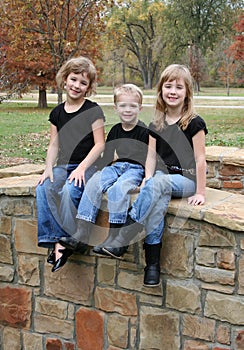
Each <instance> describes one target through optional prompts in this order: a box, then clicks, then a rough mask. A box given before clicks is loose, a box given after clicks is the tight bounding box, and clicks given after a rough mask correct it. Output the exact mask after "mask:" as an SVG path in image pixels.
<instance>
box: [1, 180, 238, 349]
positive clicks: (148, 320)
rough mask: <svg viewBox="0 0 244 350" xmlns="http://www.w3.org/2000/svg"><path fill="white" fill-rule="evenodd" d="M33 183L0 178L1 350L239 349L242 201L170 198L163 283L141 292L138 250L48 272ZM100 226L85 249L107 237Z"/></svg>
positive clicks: (210, 196) (83, 259)
mask: <svg viewBox="0 0 244 350" xmlns="http://www.w3.org/2000/svg"><path fill="white" fill-rule="evenodd" d="M37 178H39V175H24V176H21V177H11V178H3V179H1V180H0V193H1V196H0V210H1V215H0V344H1V345H0V349H1V350H44V349H48V350H61V349H62V350H64V349H65V350H78V349H79V350H105V349H106V350H119V349H127V350H138V349H140V350H156V349H157V350H227V349H228V350H243V349H244V225H243V224H244V196H243V195H239V194H233V193H230V192H224V191H219V190H216V189H210V188H208V190H207V201H206V205H204V206H201V207H191V206H188V205H187V203H186V200H172V201H171V203H170V207H169V210H168V214H167V218H166V230H165V234H164V238H163V248H162V254H161V280H162V284H161V285H160V287H157V288H146V287H143V285H142V282H143V268H144V253H143V249H142V242H139V243H136V244H135V245H133V246H130V249H129V251H128V254H126V255H125V256H124V259H123V260H121V261H119V260H114V259H109V258H99V257H96V256H95V255H94V254H92V252H89V253H88V254H87V255H84V256H81V255H78V254H76V255H73V256H72V257H71V258H70V259H69V261H68V263H67V264H66V265H65V266H64V268H63V269H61V270H60V271H58V272H56V273H51V267H50V265H49V264H47V263H46V257H47V251H46V250H45V249H41V248H38V247H37V225H36V224H37V220H36V208H35V184H36V182H37ZM104 216H106V214H103V217H104ZM105 219H106V218H105ZM105 221H106V220H105ZM99 222H100V224H101V227H100V230H96V231H95V233H96V234H95V233H94V236H93V243H98V241H99V240H103V238H104V236H105V235H106V232H107V228H106V225H103V224H102V222H103V220H102V219H101V217H100V221H99ZM98 231H99V232H98Z"/></svg>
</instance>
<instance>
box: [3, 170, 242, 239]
mask: <svg viewBox="0 0 244 350" xmlns="http://www.w3.org/2000/svg"><path fill="white" fill-rule="evenodd" d="M25 166H26V165H25ZM39 178H40V174H35V173H34V174H31V175H24V176H12V177H5V178H2V179H0V194H1V195H6V196H30V195H32V196H35V188H36V185H37V183H38V179H39ZM132 196H136V195H132ZM133 199H134V198H132V200H133ZM168 213H169V214H173V215H175V216H176V217H181V218H185V219H187V218H192V219H195V220H203V221H206V222H209V223H212V224H215V225H217V226H220V227H224V228H227V229H230V230H235V231H239V232H244V196H243V195H239V194H233V193H230V192H225V191H222V190H216V189H212V188H207V189H206V203H205V205H202V206H191V205H188V204H187V199H185V198H183V199H173V200H171V202H170V205H169V208H168Z"/></svg>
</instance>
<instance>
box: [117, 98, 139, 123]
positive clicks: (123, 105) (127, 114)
mask: <svg viewBox="0 0 244 350" xmlns="http://www.w3.org/2000/svg"><path fill="white" fill-rule="evenodd" d="M141 108H142V107H141V105H140V103H139V101H138V96H137V95H135V94H121V95H120V96H119V97H118V100H117V102H116V105H115V109H116V111H117V112H118V115H119V117H120V120H121V122H122V123H123V124H136V123H137V120H138V114H139V112H140V110H141Z"/></svg>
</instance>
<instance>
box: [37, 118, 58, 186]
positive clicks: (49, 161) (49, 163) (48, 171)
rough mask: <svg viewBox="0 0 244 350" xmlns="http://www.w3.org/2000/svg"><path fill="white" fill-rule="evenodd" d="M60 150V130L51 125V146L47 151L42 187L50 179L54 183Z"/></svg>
mask: <svg viewBox="0 0 244 350" xmlns="http://www.w3.org/2000/svg"><path fill="white" fill-rule="evenodd" d="M58 148H59V143H58V130H57V127H56V126H55V125H53V124H51V128H50V142H49V146H48V149H47V156H46V167H45V170H44V172H43V174H42V176H41V178H40V179H39V181H38V183H39V184H40V185H42V184H43V182H44V180H45V179H46V178H48V177H49V178H50V181H51V182H53V166H54V165H55V163H56V160H57V156H58Z"/></svg>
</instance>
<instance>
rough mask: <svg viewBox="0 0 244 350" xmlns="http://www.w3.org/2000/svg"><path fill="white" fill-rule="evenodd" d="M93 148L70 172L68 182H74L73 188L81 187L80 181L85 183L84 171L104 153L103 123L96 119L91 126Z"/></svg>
mask: <svg viewBox="0 0 244 350" xmlns="http://www.w3.org/2000/svg"><path fill="white" fill-rule="evenodd" d="M92 131H93V138H94V146H93V147H92V149H91V150H90V152H89V153H88V155H87V156H86V158H85V159H84V160H83V161H82V162H81V163H80V164H79V166H78V167H77V168H76V169H75V170H74V171H72V173H71V174H70V176H69V182H72V181H73V180H74V185H75V186H77V185H78V186H79V187H80V186H81V184H82V181H83V182H84V183H85V171H86V169H88V168H89V167H90V166H91V165H92V164H93V163H94V162H95V160H96V159H97V158H98V157H99V156H100V154H101V153H102V152H103V151H104V147H105V140H104V121H103V120H102V119H97V120H96V121H95V122H94V123H93V124H92Z"/></svg>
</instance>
